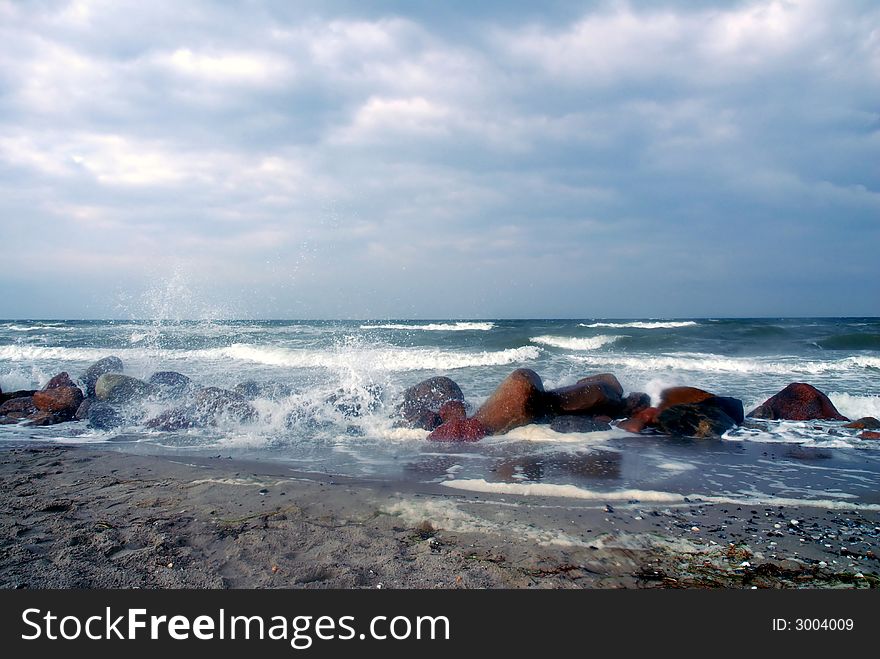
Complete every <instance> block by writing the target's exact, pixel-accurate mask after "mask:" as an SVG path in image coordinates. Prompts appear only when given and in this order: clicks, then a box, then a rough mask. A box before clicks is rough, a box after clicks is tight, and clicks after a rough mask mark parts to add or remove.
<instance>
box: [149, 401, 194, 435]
mask: <svg viewBox="0 0 880 659" xmlns="http://www.w3.org/2000/svg"><path fill="white" fill-rule="evenodd" d="M200 425H203V424H201V423H199V421H198V419H197V418H196V417H195V410H194V409H192V408H187V407H177V408H174V409H171V410H165V411H164V412H162V413H161V414H159V415H157V416H155V417H153V418H152V419H148V420H147V421H145V422H144V426H145V427H146V428H150V429H152V430H163V431H166V432H171V431H174V430H186V429H187V428H195V427H198V426H200Z"/></svg>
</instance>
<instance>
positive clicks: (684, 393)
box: [657, 387, 715, 412]
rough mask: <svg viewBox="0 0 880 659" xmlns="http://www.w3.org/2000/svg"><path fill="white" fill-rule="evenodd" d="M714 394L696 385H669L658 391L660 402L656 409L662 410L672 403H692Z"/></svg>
mask: <svg viewBox="0 0 880 659" xmlns="http://www.w3.org/2000/svg"><path fill="white" fill-rule="evenodd" d="M714 395H715V394H710V393H709V392H708V391H703V390H702V389H697V388H696V387H670V388H668V389H664V390H663V391H661V392H660V403H659V404H658V405H657V409H658V410H659V411H660V412H662V411H663V410H665V409H666V408H667V407H672V406H673V405H693V404H694V403H699V402H701V401H704V400H706V399H707V398H711V397H712V396H714Z"/></svg>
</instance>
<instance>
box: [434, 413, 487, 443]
mask: <svg viewBox="0 0 880 659" xmlns="http://www.w3.org/2000/svg"><path fill="white" fill-rule="evenodd" d="M488 434H489V433H488V432H487V430H486V428H485V427H483V424H481V423H480V422H479V421H478V420H477V419H465V420H464V421H450V422H449V423H444V424H443V425H442V426H440V427H438V428H437V429H436V430H434V432H432V433H431V434H430V435H428V439H429V440H431V441H432V442H478V441H480V440H481V439H483V437H485V436H486V435H488Z"/></svg>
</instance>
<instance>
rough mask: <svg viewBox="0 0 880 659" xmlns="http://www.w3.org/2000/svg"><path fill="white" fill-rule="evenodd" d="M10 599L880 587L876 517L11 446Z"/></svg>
mask: <svg viewBox="0 0 880 659" xmlns="http://www.w3.org/2000/svg"><path fill="white" fill-rule="evenodd" d="M0 487H2V491H3V495H2V497H3V499H2V501H3V505H2V506H0V587H3V588H292V587H293V588H300V587H303V588H334V587H335V588H620V587H625V588H656V587H685V588H692V587H697V588H703V587H709V588H713V587H724V588H752V587H759V588H762V587H770V588H779V587H795V588H799V587H814V588H831V587H833V588H870V587H877V586H880V561H878V555H880V512H877V511H873V510H871V511H858V510H823V509H819V508H812V507H807V506H785V507H782V506H756V505H737V504H714V505H710V504H702V503H699V502H693V503H691V502H688V503H685V504H684V505H674V506H672V505H664V504H661V503H658V504H651V503H647V502H645V503H642V502H635V501H634V502H629V503H625V504H623V505H620V504H619V502H616V501H615V502H613V503H609V504H607V505H604V504H601V503H596V502H590V503H589V504H587V503H583V502H581V503H579V502H572V501H569V500H562V499H559V498H554V497H537V496H515V495H510V494H504V495H491V494H478V493H471V492H466V491H458V490H450V489H449V488H444V487H441V486H440V485H436V484H423V483H408V482H405V481H398V482H393V483H383V482H380V481H370V480H366V479H363V480H361V479H350V478H340V477H329V476H316V475H315V474H305V473H297V472H294V471H292V470H291V469H290V468H288V467H286V466H284V465H281V464H273V463H266V462H247V461H242V460H232V459H228V458H225V457H221V456H218V457H216V458H205V457H200V458H197V459H196V458H189V457H187V458H175V457H169V456H149V455H134V454H131V453H122V452H116V451H109V450H94V449H91V448H84V447H70V446H67V447H63V446H45V447H33V448H10V449H6V450H3V451H0Z"/></svg>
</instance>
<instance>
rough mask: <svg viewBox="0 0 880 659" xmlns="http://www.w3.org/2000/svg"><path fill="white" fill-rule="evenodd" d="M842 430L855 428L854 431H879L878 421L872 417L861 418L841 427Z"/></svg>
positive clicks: (879, 423)
mask: <svg viewBox="0 0 880 659" xmlns="http://www.w3.org/2000/svg"><path fill="white" fill-rule="evenodd" d="M843 427H844V428H855V429H856V430H880V421H878V420H877V419H875V418H874V417H872V416H863V417H862V418H861V419H856V420H855V421H851V422H849V423H847V424H845V425H844V426H843Z"/></svg>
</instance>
